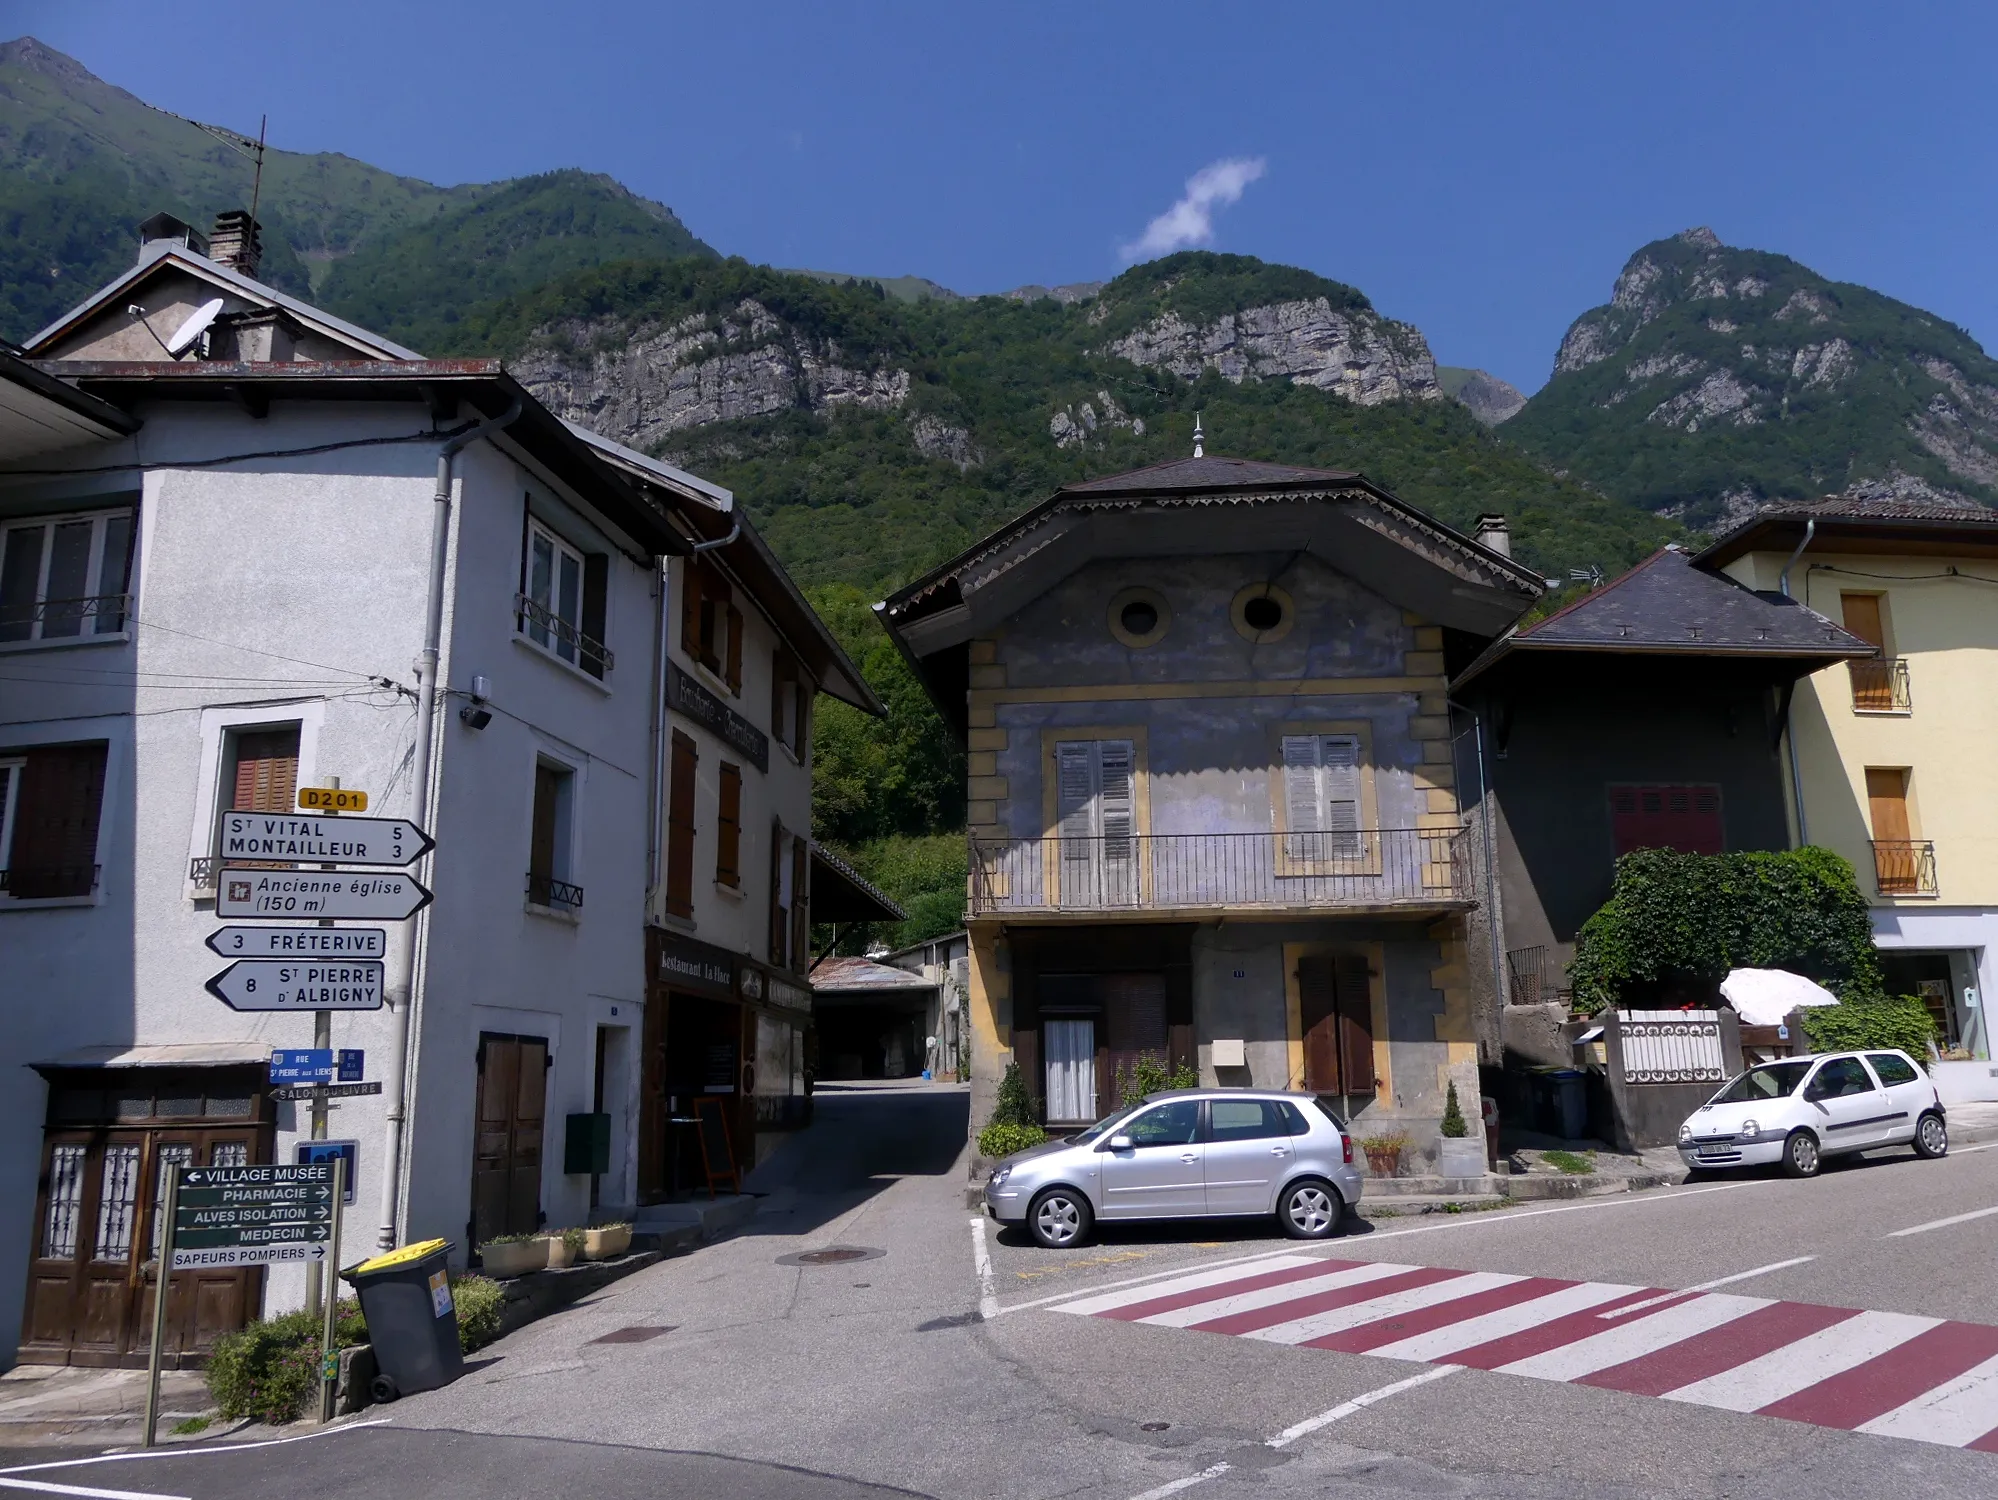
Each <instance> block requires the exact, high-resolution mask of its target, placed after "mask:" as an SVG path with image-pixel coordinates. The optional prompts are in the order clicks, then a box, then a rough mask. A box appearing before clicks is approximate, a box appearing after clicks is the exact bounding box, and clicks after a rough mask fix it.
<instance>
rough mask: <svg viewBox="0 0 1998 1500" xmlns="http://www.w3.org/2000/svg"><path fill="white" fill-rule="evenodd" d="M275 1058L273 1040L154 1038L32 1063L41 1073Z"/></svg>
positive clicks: (223, 1064) (232, 1064)
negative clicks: (165, 1040)
mask: <svg viewBox="0 0 1998 1500" xmlns="http://www.w3.org/2000/svg"><path fill="white" fill-rule="evenodd" d="M270 1060H271V1044H270V1043H269V1042H151V1043H145V1044H139V1043H131V1042H128V1043H124V1044H122V1045H120V1044H115V1043H114V1044H112V1045H110V1046H103V1047H78V1048H77V1049H76V1050H75V1051H73V1052H65V1053H63V1054H62V1055H61V1056H60V1057H52V1058H49V1059H48V1060H47V1061H45V1062H38V1063H30V1064H29V1065H28V1066H29V1067H31V1068H33V1069H34V1070H35V1071H36V1072H38V1073H48V1072H56V1071H61V1070H63V1069H69V1068H240V1067H245V1066H255V1067H262V1066H263V1065H264V1064H266V1063H268V1062H269V1061H270Z"/></svg>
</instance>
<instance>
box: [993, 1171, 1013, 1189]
mask: <svg viewBox="0 0 1998 1500" xmlns="http://www.w3.org/2000/svg"><path fill="white" fill-rule="evenodd" d="M1012 1175H1013V1169H1012V1168H1011V1167H995V1168H993V1171H992V1186H994V1187H1004V1186H1005V1185H1006V1179H1007V1178H1008V1177H1011V1176H1012Z"/></svg>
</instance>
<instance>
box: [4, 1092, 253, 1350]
mask: <svg viewBox="0 0 1998 1500" xmlns="http://www.w3.org/2000/svg"><path fill="white" fill-rule="evenodd" d="M259 1134H260V1132H259V1130H258V1128H257V1127H256V1126H255V1125H254V1124H244V1125H242V1126H240V1127H235V1128H221V1129H185V1130H174V1129H159V1130H148V1129H143V1128H140V1129H97V1130H58V1131H50V1132H49V1134H48V1136H47V1138H46V1140H45V1142H44V1144H43V1148H42V1180H41V1191H40V1193H39V1194H38V1199H37V1204H36V1218H35V1226H34V1233H35V1239H34V1245H35V1251H34V1259H33V1261H32V1262H31V1263H30V1267H29V1272H28V1297H27V1308H26V1310H25V1313H24V1316H23V1319H22V1330H21V1339H22V1348H21V1357H22V1358H23V1359H24V1360H29V1361H34V1362H41V1363H67V1364H76V1365H128V1366H129V1365H143V1364H144V1363H145V1361H146V1352H147V1348H148V1345H149V1341H150V1336H151V1330H152V1315H153V1287H154V1284H155V1282H154V1278H155V1276H156V1275H157V1266H156V1262H157V1259H158V1256H159V1248H160V1238H161V1234H162V1230H163V1225H162V1222H161V1218H160V1213H159V1209H160V1203H161V1199H162V1197H163V1196H164V1189H165V1184H166V1173H167V1170H168V1169H169V1168H171V1167H173V1166H182V1167H191V1166H243V1165H247V1164H248V1163H250V1162H252V1161H257V1160H260V1159H262V1158H263V1157H264V1156H265V1155H267V1152H265V1151H263V1150H261V1149H260V1141H259ZM262 1298H263V1272H262V1271H261V1270H260V1269H257V1268H254V1267H237V1268H229V1269H217V1270H205V1271H182V1272H178V1273H176V1274H175V1275H174V1276H173V1279H172V1282H171V1284H170V1286H169V1290H168V1301H167V1327H166V1341H165V1345H164V1351H165V1355H166V1359H167V1362H168V1363H169V1364H170V1365H180V1364H183V1363H195V1362H198V1360H199V1358H200V1356H202V1355H205V1354H206V1353H207V1351H208V1350H209V1349H210V1348H212V1347H213V1345H214V1343H215V1340H216V1339H218V1338H219V1337H221V1336H222V1335H223V1334H224V1333H228V1332H230V1331H231V1330H233V1329H237V1328H241V1327H242V1326H243V1325H244V1324H245V1323H247V1322H248V1321H249V1320H250V1318H251V1317H253V1316H254V1315H255V1314H256V1311H257V1309H258V1307H259V1306H260V1305H261V1302H262Z"/></svg>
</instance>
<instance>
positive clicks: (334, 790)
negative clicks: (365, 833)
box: [298, 786, 368, 813]
mask: <svg viewBox="0 0 1998 1500" xmlns="http://www.w3.org/2000/svg"><path fill="white" fill-rule="evenodd" d="M298 805H299V806H300V807H304V808H310V809H311V810H313V811H315V812H343V813H361V812H366V811H367V810H368V794H367V793H366V792H357V791H354V790H352V789H350V788H348V787H344V786H302V787H300V788H299V789H298Z"/></svg>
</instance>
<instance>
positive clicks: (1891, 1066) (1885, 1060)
mask: <svg viewBox="0 0 1998 1500" xmlns="http://www.w3.org/2000/svg"><path fill="white" fill-rule="evenodd" d="M1866 1060H1867V1061H1868V1062H1870V1063H1872V1064H1873V1071H1874V1072H1876V1073H1878V1074H1879V1075H1880V1081H1881V1082H1882V1083H1884V1084H1886V1085H1887V1086H1888V1087H1889V1088H1892V1087H1893V1086H1894V1085H1895V1084H1897V1083H1913V1082H1914V1081H1915V1080H1916V1078H1917V1077H1919V1076H1920V1075H1919V1074H1917V1073H1916V1072H1915V1068H1914V1064H1912V1063H1910V1062H1909V1061H1908V1059H1907V1058H1905V1057H1896V1056H1895V1055H1894V1054H1893V1053H1892V1052H1869V1053H1867V1054H1866Z"/></svg>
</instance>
